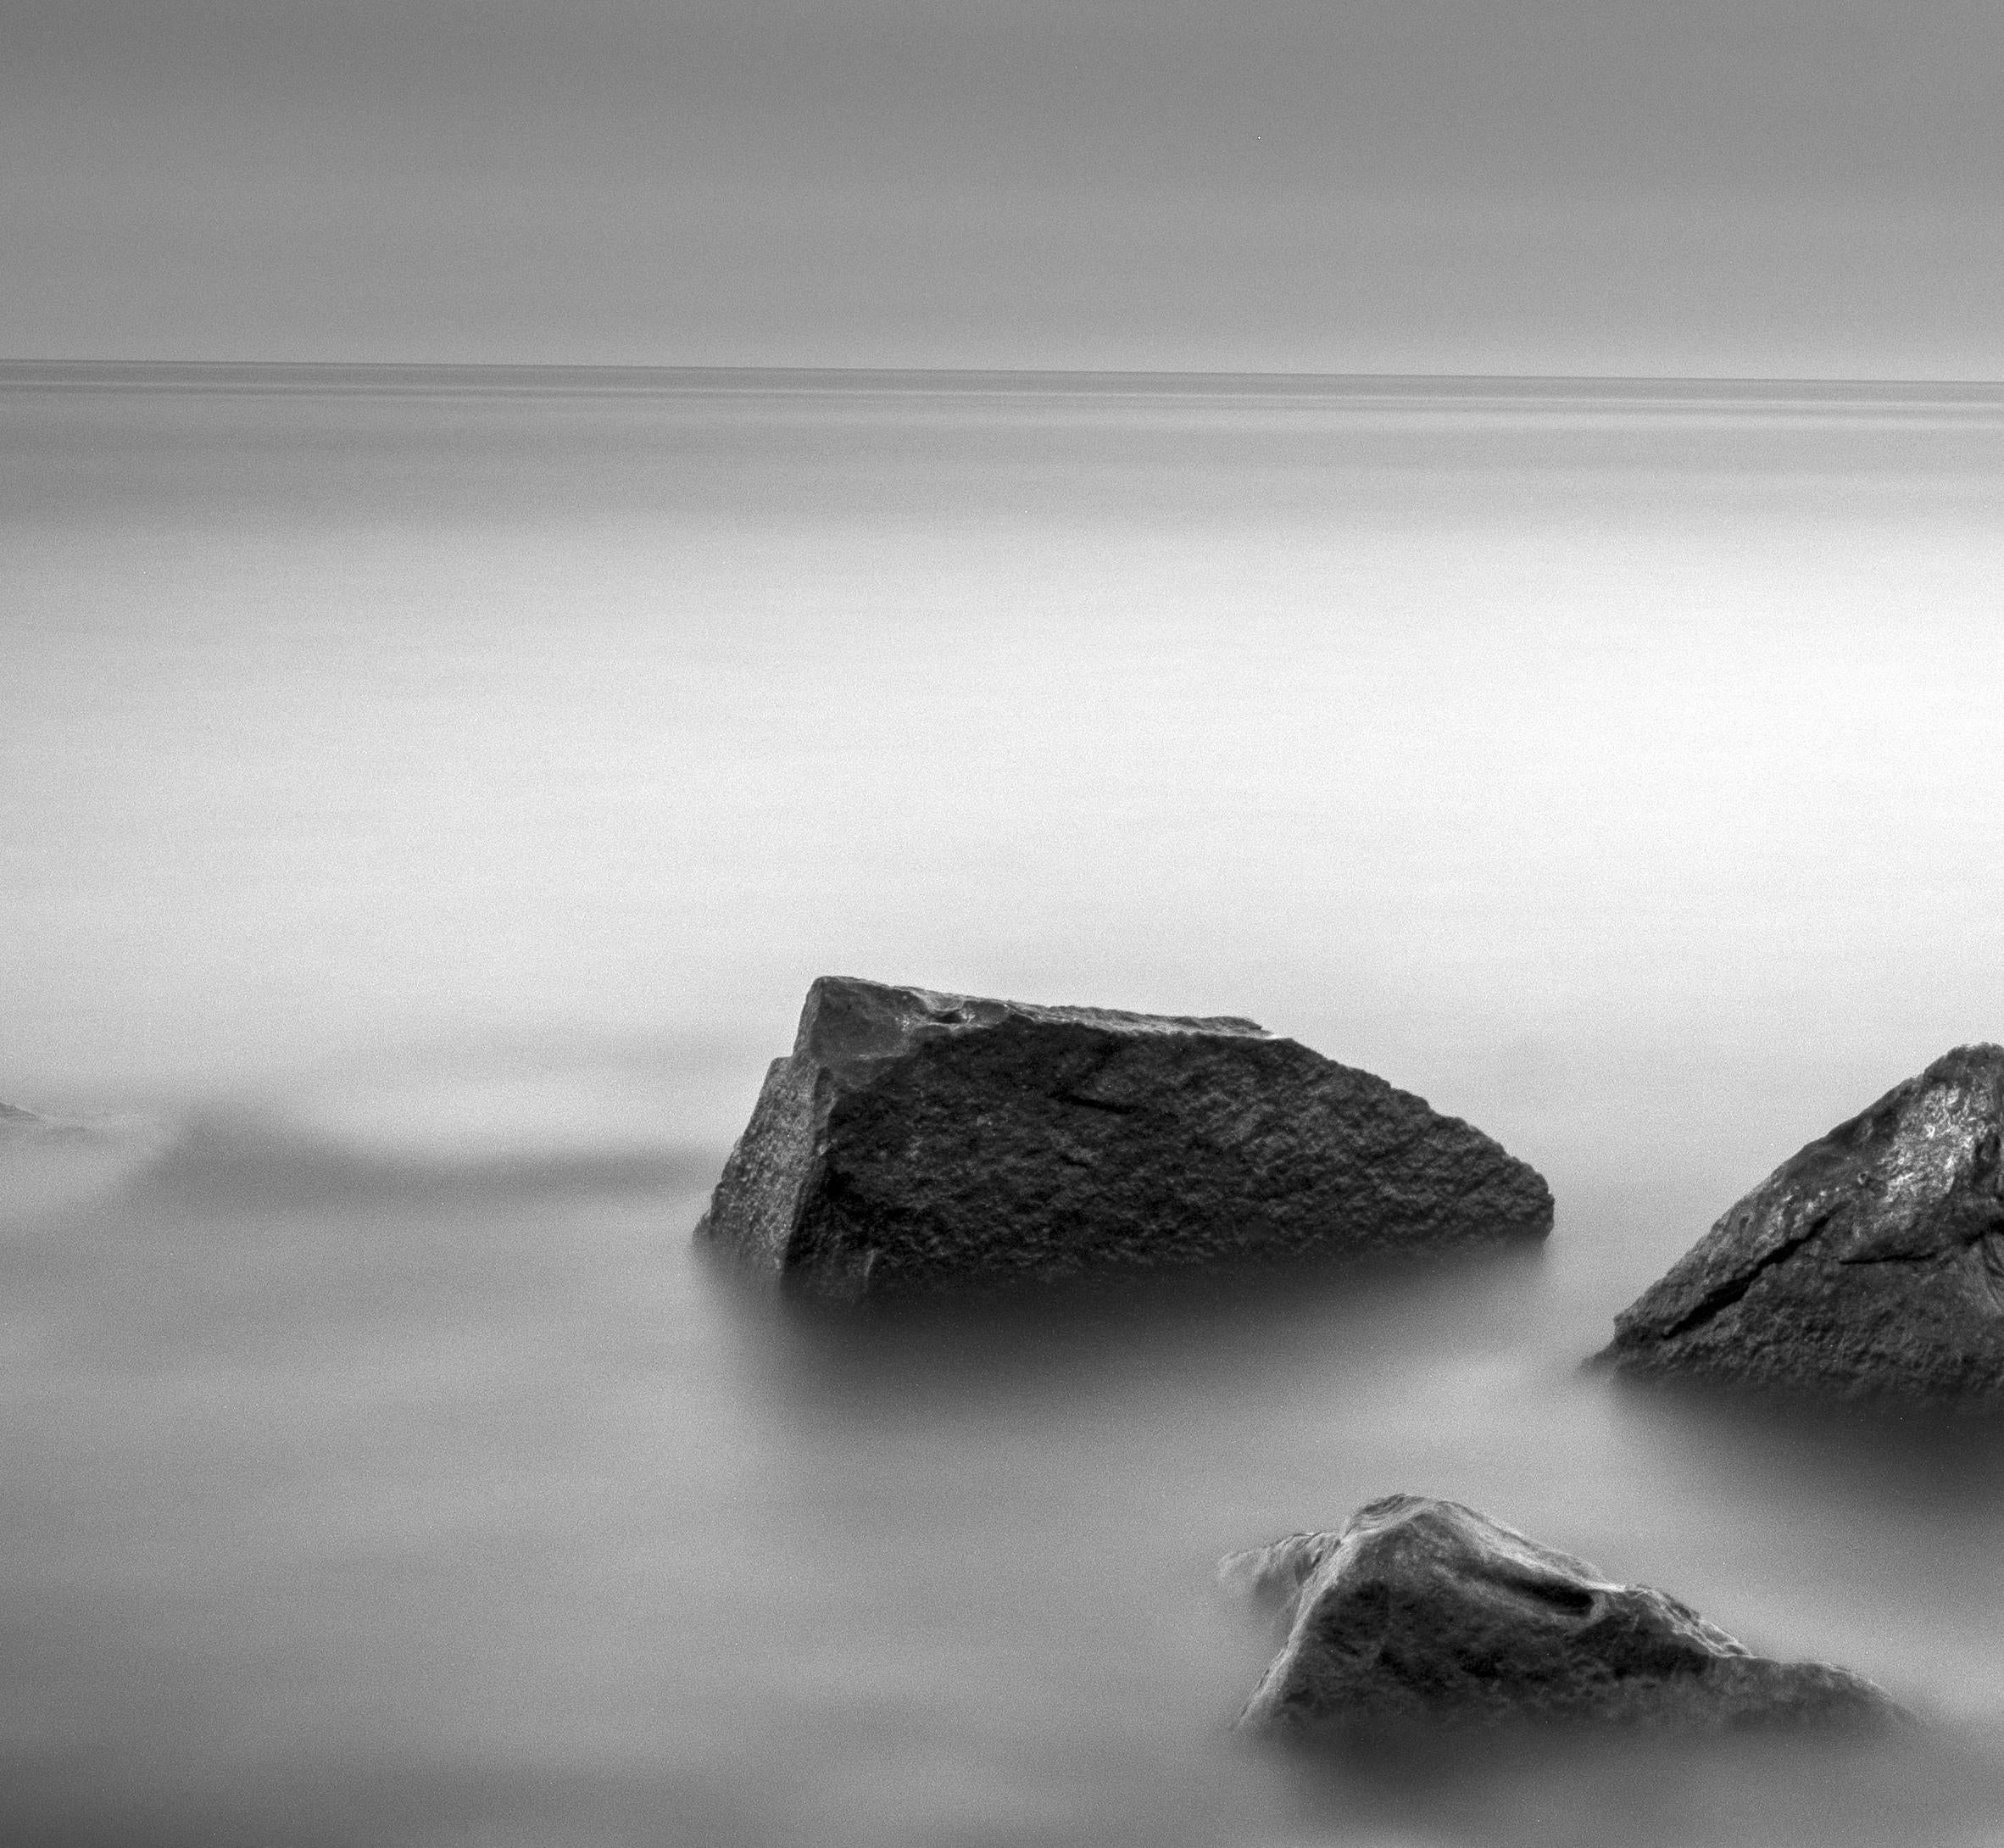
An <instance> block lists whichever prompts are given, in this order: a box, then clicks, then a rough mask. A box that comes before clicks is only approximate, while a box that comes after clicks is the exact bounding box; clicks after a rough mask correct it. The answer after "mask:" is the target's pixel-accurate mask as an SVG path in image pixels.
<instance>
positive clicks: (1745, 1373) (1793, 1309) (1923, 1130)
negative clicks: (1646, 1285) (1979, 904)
mask: <svg viewBox="0 0 2004 1848" xmlns="http://www.w3.org/2000/svg"><path fill="white" fill-rule="evenodd" d="M2001 1128H2004V1047H1997V1046H1963V1047H1960V1048H1958V1049H1957V1050H1956V1051H1954V1052H1951V1053H1950V1054H1948V1055H1946V1057H1944V1058H1940V1059H1937V1060H1935V1061H1934V1064H1933V1065H1931V1066H1929V1067H1928V1069H1927V1070H1926V1071H1925V1072H1922V1073H1921V1074H1920V1076H1919V1077H1914V1078H1909V1079H1908V1080H1907V1082H1906V1083H1904V1084H1901V1085H1899V1086H1897V1087H1896V1088H1894V1089H1893V1090H1890V1091H1889V1092H1887V1093H1886V1094H1885V1095H1884V1097H1882V1098H1881V1099H1879V1101H1878V1102H1877V1103H1876V1104H1874V1105H1873V1106H1872V1107H1871V1109H1870V1110H1867V1111H1865V1112H1864V1114H1863V1115H1862V1116H1854V1117H1852V1118H1851V1121H1850V1122H1847V1123H1841V1124H1840V1125H1839V1126H1838V1127H1836V1128H1835V1129H1833V1130H1832V1131H1831V1132H1830V1133H1829V1135H1827V1136H1824V1137H1823V1138H1821V1139H1820V1140H1818V1141H1816V1142H1812V1143H1811V1144H1809V1146H1808V1147H1807V1148H1806V1149H1803V1150H1802V1151H1801V1153H1800V1154H1799V1155H1795V1156H1794V1157H1793V1158H1792V1159H1791V1160H1790V1161H1787V1162H1785V1163H1784V1164H1783V1165H1782V1166H1780V1167H1779V1168H1777V1169H1776V1170H1775V1171H1774V1172H1773V1174H1771V1175H1769V1176H1768V1177H1767V1179H1766V1180H1765V1181H1763V1182H1762V1183H1761V1184H1760V1185H1759V1186H1758V1187H1756V1188H1755V1189H1754V1190H1753V1192H1752V1193H1751V1194H1748V1195H1747V1196H1746V1198H1745V1200H1741V1201H1740V1203H1739V1205H1736V1206H1734V1207H1733V1208H1732V1209H1731V1211H1728V1213H1727V1214H1726V1216H1724V1217H1723V1219H1721V1220H1720V1221H1719V1222H1718V1223H1717V1225H1715V1226H1714V1227H1712V1230H1711V1231H1710V1232H1708V1233H1706V1235H1705V1236H1704V1238H1701V1239H1700V1240H1699V1241H1698V1243H1697V1244H1695V1245H1694V1246H1693V1247H1692V1248H1691V1249H1690V1250H1689V1251H1688V1252H1686V1253H1685V1254H1684V1256H1683V1257H1682V1258H1680V1259H1678V1261H1677V1263H1676V1264H1675V1265H1673V1266H1672V1267H1671V1269H1670V1270H1669V1272H1667V1274H1666V1275H1665V1276H1664V1277H1663V1278H1662V1281H1661V1282H1659V1283H1656V1284H1655V1285H1654V1286H1653V1287H1652V1288H1651V1289H1649V1290H1647V1291H1645V1293H1644V1294H1642V1295H1641V1296H1640V1297H1639V1298H1638V1299H1637V1300H1635V1301H1634V1303H1632V1304H1630V1305H1629V1306H1628V1308H1627V1309H1625V1310H1623V1311H1622V1312H1621V1314H1620V1315H1619V1316H1617V1317H1616V1318H1615V1324H1614V1327H1615V1336H1614V1340H1613V1342H1612V1344H1610V1345H1609V1346H1608V1347H1607V1348H1606V1350H1605V1351H1604V1352H1603V1354H1602V1355H1601V1356H1600V1358H1601V1359H1602V1360H1603V1361H1610V1362H1612V1363H1613V1364H1614V1365H1615V1366H1617V1367H1621V1368H1623V1369H1624V1370H1626V1371H1631V1372H1652V1373H1673V1374H1679V1375H1685V1376H1689V1377H1692V1378H1700V1379H1706V1380H1711V1381H1717V1382H1721V1383H1730V1384H1734V1385H1743V1386H1753V1387H1758V1388H1762V1389H1773V1390H1776V1391H1779V1392H1783V1393H1786V1394H1790V1395H1811V1396H1817V1397H1823V1398H1834V1399H1840V1400H1872V1399H1883V1400H1890V1401H1916V1400H1918V1401H1931V1402H1934V1403H1946V1404H1953V1405H1961V1406H1968V1407H1971V1408H1981V1409H1990V1410H1996V1409H2004V1165H2001V1164H2000V1161H1999V1153H1998V1151H1999V1135H2000V1130H2001Z"/></svg>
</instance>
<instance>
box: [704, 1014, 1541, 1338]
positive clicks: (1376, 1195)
mask: <svg viewBox="0 0 2004 1848" xmlns="http://www.w3.org/2000/svg"><path fill="white" fill-rule="evenodd" d="M1551 1222H1552V1201H1551V1194H1550V1189H1549V1188H1547V1187H1546V1186H1545V1183H1544V1181H1543V1180H1542V1179H1541V1178H1539V1176H1538V1174H1537V1173H1536V1172H1534V1170H1533V1169H1531V1168H1529V1167H1528V1166H1526V1165H1525V1164H1524V1163H1522V1161H1516V1160H1514V1159H1513V1158H1512V1157H1511V1156H1510V1155H1506V1153H1505V1152H1504V1151H1503V1149H1501V1148H1500V1147H1499V1146H1498V1145H1497V1144H1495V1143H1494V1142H1492V1141H1491V1140H1490V1139H1489V1138H1488V1137H1487V1136H1485V1135H1484V1134H1483V1133H1481V1132H1480V1131H1479V1130H1476V1129H1473V1128H1471V1127H1469V1126H1468V1125H1467V1123H1464V1122H1459V1121H1458V1120H1456V1119H1455V1118H1453V1117H1448V1116H1439V1115H1438V1114H1436V1113H1435V1112H1434V1111H1433V1110H1431V1109H1429V1108H1428V1106H1427V1105H1426V1104H1425V1103H1424V1102H1422V1100H1421V1099H1418V1098H1417V1097H1413V1096H1411V1095H1410V1094H1407V1093H1406V1092H1404V1091H1400V1090H1394V1088H1392V1086H1390V1085H1389V1084H1388V1083H1385V1082H1384V1080H1383V1079H1382V1078H1378V1077H1372V1075H1371V1074H1370V1073H1369V1072H1358V1071H1354V1070H1352V1069H1350V1067H1348V1066H1340V1065H1338V1064H1336V1063H1334V1062H1333V1060H1328V1059H1325V1058H1323V1057H1322V1055H1320V1054H1318V1053H1314V1052H1311V1051H1310V1050H1309V1049H1307V1048H1306V1047H1305V1046H1302V1045H1299V1044H1296V1043H1295V1042H1294V1041H1293V1040H1290V1039H1278V1038H1273V1037H1272V1035H1270V1034H1268V1033H1266V1031H1265V1030H1264V1029H1263V1028H1261V1027H1257V1026H1255V1024H1254V1023H1253V1022H1252V1021H1244V1020H1236V1019H1206V1020H1196V1019H1184V1018H1181V1017H1177V1016H1161V1015H1150V1014H1122V1013H1115V1012H1112V1011H1111V1010H1105V1009H1100V1008H1085V1007H1037V1006H1031V1005H1027V1004H1024V1003H1021V1002H1016V1001H995V1000H983V999H977V998H975V997H971V996H968V995H959V994H933V993H932V992H930V991H929V990H927V989H924V988H888V987H884V986H882V985H880V984H878V983H877V982H863V981H857V980H853V979H849V978H843V977H823V978H822V979H821V980H820V981H818V982H816V983H815V984H814V986H813V988H812V989H811V990H810V992H809V994H808V997H807V1005H806V1006H805V1008H804V1010H803V1011H802V1014H801V1016H800V1028H799V1037H798V1038H797V1039H796V1041H795V1043H794V1047H793V1055H792V1056H791V1057H790V1058H786V1059H782V1060H777V1061H775V1063H774V1064H773V1066H772V1067H771V1070H770V1072H768V1073H767V1074H766V1078H765V1088H764V1090H763V1092H762V1093H761V1094H760V1098H759V1102H758V1105H757V1108H756V1109H755V1110H754V1112H753V1114H752V1118H751V1122H750V1123H749V1125H748V1126H747V1127H746V1129H745V1131H744V1133H743V1135H742V1136H741V1137H740V1138H738V1145H737V1147H736V1148H735V1149H732V1152H731V1158H730V1161H729V1162H728V1163H727V1164H726V1166H725V1169H724V1172H723V1177H722V1179H721V1181H720V1182H719V1183H717V1188H716V1192H715V1196H714V1197H713V1198H712V1200H711V1201H710V1211H708V1212H707V1213H706V1214H705V1215H704V1218H703V1220H702V1222H701V1223H700V1224H699V1226H698V1227H697V1236H698V1238H700V1239H704V1240H707V1241H709V1242H711V1243H713V1244H716V1245H718V1246H720V1247H722V1248H724V1249H726V1250H728V1251H730V1252H731V1253H732V1254H734V1255H736V1256H737V1257H738V1258H740V1259H741V1260H743V1261H744V1262H745V1263H747V1264H748V1265H749V1266H752V1267H753V1268H754V1269H755V1270H757V1271H759V1272H764V1273H765V1274H766V1275H768V1276H771V1277H777V1278H779V1279H782V1280H783V1281H785V1282H786V1283H789V1284H790V1285H792V1286H793V1287H795V1288H797V1289H802V1290H804V1291H805V1292H807V1293H810V1294H818V1295H824V1296H830V1297H834V1298H838V1299H844V1300H855V1299H858V1298H860V1297H863V1296H866V1295H871V1296H874V1295H879V1294H894V1293H925V1292H939V1291H955V1290H963V1289H989V1288H995V1287H999V1286H1008V1285H1014V1284H1018V1283H1056V1282H1060V1281H1064V1280H1067V1279H1071V1278H1074V1277H1094V1276H1103V1275H1108V1274H1117V1273H1122V1272H1127V1273H1135V1272H1156V1271H1166V1270H1171V1269H1175V1268H1179V1267H1188V1266H1205V1265H1225V1264H1237V1263H1272V1262H1277V1261H1300V1260H1304V1259H1316V1258H1333V1257H1368V1256H1379V1255H1401V1254H1409V1253H1416V1252H1429V1253H1432V1252H1443V1253H1445V1252H1449V1251H1454V1250H1466V1249H1473V1248H1479V1247H1486V1246H1494V1245H1501V1244H1511V1243H1515V1242H1522V1241H1530V1240H1536V1239H1539V1238H1543V1237H1544V1236H1545V1233H1548V1232H1549V1231H1550V1229H1551Z"/></svg>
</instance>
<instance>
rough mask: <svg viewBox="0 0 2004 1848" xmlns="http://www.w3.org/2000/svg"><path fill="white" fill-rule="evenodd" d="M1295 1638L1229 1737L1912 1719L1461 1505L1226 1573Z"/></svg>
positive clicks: (1385, 1520) (1829, 1672) (1859, 1687)
mask: <svg viewBox="0 0 2004 1848" xmlns="http://www.w3.org/2000/svg"><path fill="white" fill-rule="evenodd" d="M1219 1576H1220V1577H1221V1578H1222V1579H1223V1580H1224V1582H1225V1583H1226V1584H1227V1585H1229V1586H1231V1587H1233V1589H1238V1590H1240V1591H1242V1592H1245V1593H1248V1594H1250V1595H1251V1596H1252V1597H1253V1598H1255V1600H1257V1601H1259V1602H1260V1603H1261V1604H1263V1605H1266V1606H1270V1607H1272V1608H1275V1609H1277V1610H1278V1613H1279V1615H1280V1617H1281V1620H1282V1621H1283V1623H1285V1625H1286V1628H1287V1639H1286V1641H1285V1642H1284V1644H1283V1645H1282V1648H1281V1650H1280V1653H1279V1654H1278V1656H1275V1658H1274V1660H1273V1662H1272V1666H1271V1667H1268V1669H1267V1670H1266V1674H1265V1676H1264V1677H1262V1678H1261V1682H1260V1684H1259V1686H1258V1687H1257V1688H1256V1689H1255V1690H1254V1692H1253V1695H1252V1699H1251V1700H1250V1701H1249V1702H1248V1703H1247V1705H1246V1708H1245V1711H1244V1714H1243V1715H1242V1716H1241V1717H1240V1719H1239V1725H1240V1726H1241V1727H1242V1728H1245V1729H1247V1730H1249V1731H1255V1732H1268V1733H1275V1734H1283V1735H1285V1734H1294V1735H1300V1736H1310V1737H1313V1736H1325V1737H1338V1738H1340V1737H1341V1736H1343V1735H1344V1734H1367V1735H1368V1734H1378V1733H1383V1732H1398V1731H1403V1730H1409V1729H1420V1730H1423V1729H1428V1728H1470V1729H1481V1728H1495V1727H1502V1726H1510V1725H1522V1724H1526V1723H1557V1724H1587V1725H1600V1724H1612V1725H1624V1726H1641V1727H1650V1728H1665V1729H1675V1730H1693V1731H1701V1732H1703V1731H1725V1730H1730V1729H1734V1728H1743V1727H1753V1726H1772V1725H1790V1724H1802V1723H1818V1724H1822V1723H1839V1724H1843V1723H1851V1724H1862V1725H1865V1726H1880V1725H1885V1724H1889V1723H1896V1722H1898V1721H1901V1720H1902V1719H1904V1718H1905V1717H1906V1716H1905V1715H1904V1714H1903V1712H1901V1709H1900V1708H1899V1707H1897V1706H1895V1705H1894V1703H1893V1702H1892V1701H1891V1700H1890V1699H1889V1698H1888V1697H1887V1696H1886V1695H1884V1693H1882V1692H1881V1691H1880V1690H1879V1689H1878V1688H1877V1687H1875V1686H1873V1684H1872V1683H1870V1682H1868V1681H1867V1680H1865V1679H1863V1678H1862V1677H1860V1676H1857V1675H1854V1674H1852V1673H1850V1672H1849V1671H1848V1670H1845V1669H1842V1668H1834V1667H1829V1666H1827V1665H1825V1664H1823V1663H1821V1662H1770V1661H1768V1660H1767V1659H1766V1658H1765V1657H1763V1656H1756V1655H1754V1654H1753V1653H1752V1652H1751V1650H1748V1649H1747V1648H1746V1647H1745V1645H1742V1644H1740V1643H1739V1642H1736V1641H1735V1640H1734V1639H1733V1638H1732V1637H1730V1636H1728V1635H1727V1634H1726V1633H1725V1632H1724V1631H1723V1630H1722V1629H1720V1628H1717V1626H1716V1625H1714V1624H1712V1623H1706V1620H1705V1619H1704V1618H1703V1617H1700V1616H1699V1615H1698V1613H1697V1612H1696V1611H1693V1610H1692V1609H1690V1607H1689V1606H1687V1605H1684V1604H1680V1603H1679V1602H1678V1600H1676V1599H1675V1598H1672V1597H1668V1596H1667V1595H1665V1594H1663V1593H1662V1592H1661V1591H1656V1590H1653V1589H1651V1588H1650V1587H1649V1586H1647V1585H1623V1584H1615V1583H1614V1582H1612V1580H1610V1579H1608V1578H1605V1577H1603V1576H1602V1574H1601V1573H1600V1572H1599V1571H1598V1570H1596V1569H1595V1567H1591V1566H1589V1565H1588V1564H1587V1563H1586V1562H1585V1561H1583V1560H1578V1559H1575V1558H1573V1556H1572V1555H1570V1554H1568V1553H1561V1552H1557V1551H1555V1550H1553V1549H1552V1548H1550V1547H1549V1546H1541V1545H1539V1544H1538V1542H1537V1541H1535V1540H1533V1539H1527V1538H1526V1537H1525V1536H1524V1535H1523V1534H1518V1533H1517V1532H1515V1531H1514V1530H1513V1529H1511V1528H1506V1527H1504V1526H1502V1525H1501V1524H1500V1523H1499V1522H1495V1521H1492V1520H1490V1519H1489V1517H1487V1516H1486V1515H1482V1514H1478V1513H1477V1512H1476V1511H1475V1510H1473V1509H1472V1508H1467V1507H1464V1506H1461V1504H1460V1503H1459V1502H1453V1501H1437V1500H1433V1498H1431V1497H1429V1496H1423V1495H1391V1496H1388V1497H1386V1498H1385V1499H1384V1500H1382V1501H1374V1502H1372V1503H1370V1504H1369V1505H1368V1506H1366V1507H1362V1508H1360V1509H1359V1510H1358V1511H1356V1512H1355V1514H1353V1515H1352V1516H1351V1517H1350V1519H1349V1520H1348V1521H1347V1522H1344V1525H1343V1526H1342V1527H1341V1528H1339V1529H1338V1530H1337V1531H1336V1532H1334V1533H1333V1534H1293V1535H1291V1536H1290V1537H1289V1538H1288V1539H1284V1540H1281V1541H1278V1542H1277V1543H1276V1544H1275V1545H1272V1546H1267V1547H1263V1548H1261V1549H1259V1550H1256V1551H1253V1552H1249V1553H1235V1554H1233V1555H1232V1556H1230V1557H1229V1558H1227V1560H1226V1561H1224V1562H1223V1564H1222V1566H1221V1567H1220V1568H1219Z"/></svg>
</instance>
